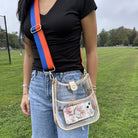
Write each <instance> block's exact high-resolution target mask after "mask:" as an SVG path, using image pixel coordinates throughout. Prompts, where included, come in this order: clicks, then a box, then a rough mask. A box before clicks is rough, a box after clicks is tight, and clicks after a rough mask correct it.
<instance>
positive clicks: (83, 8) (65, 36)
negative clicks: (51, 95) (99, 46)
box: [23, 0, 97, 72]
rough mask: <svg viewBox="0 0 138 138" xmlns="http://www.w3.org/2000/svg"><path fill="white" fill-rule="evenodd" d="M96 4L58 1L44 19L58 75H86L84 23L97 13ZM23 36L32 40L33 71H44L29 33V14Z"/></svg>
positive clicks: (67, 0) (44, 27)
mask: <svg viewBox="0 0 138 138" xmlns="http://www.w3.org/2000/svg"><path fill="white" fill-rule="evenodd" d="M96 8H97V7H96V4H95V2H94V0H57V1H56V3H55V4H54V5H53V7H52V8H51V9H50V10H49V12H48V13H47V14H46V15H41V14H40V18H41V25H42V29H43V31H44V34H45V36H46V40H47V43H48V46H49V49H50V52H51V55H52V59H53V62H54V65H55V68H56V72H65V71H71V70H81V71H83V66H82V64H81V57H80V36H81V32H82V26H81V19H82V18H84V17H85V16H86V15H87V14H89V13H90V12H91V11H92V10H96ZM23 27H24V34H25V35H26V37H28V38H29V39H30V40H32V48H33V51H34V63H33V67H32V69H33V70H40V71H42V70H43V69H42V65H41V61H40V57H39V54H38V51H37V47H36V44H35V41H34V38H33V35H32V34H31V33H30V28H31V24H30V11H28V15H27V17H26V19H25V22H24V26H23Z"/></svg>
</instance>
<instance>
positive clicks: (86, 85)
mask: <svg viewBox="0 0 138 138" xmlns="http://www.w3.org/2000/svg"><path fill="white" fill-rule="evenodd" d="M52 102H53V116H54V121H55V123H56V124H57V125H58V126H59V127H60V128H61V129H63V130H71V129H75V128H78V127H82V126H85V125H88V124H91V123H94V122H96V121H97V120H98V119H99V117H100V112H99V107H98V102H97V98H96V95H95V93H94V90H93V87H92V83H91V80H90V77H89V74H88V73H87V74H85V75H83V76H82V79H81V80H79V81H77V82H75V81H73V80H72V81H69V82H68V83H61V82H59V81H58V80H57V79H56V78H53V79H52Z"/></svg>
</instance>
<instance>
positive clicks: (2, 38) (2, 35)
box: [0, 26, 20, 48]
mask: <svg viewBox="0 0 138 138" xmlns="http://www.w3.org/2000/svg"><path fill="white" fill-rule="evenodd" d="M8 40H9V46H10V47H11V48H20V44H19V41H18V35H17V32H13V33H8ZM0 47H7V38H6V31H5V30H4V29H2V28H1V26H0Z"/></svg>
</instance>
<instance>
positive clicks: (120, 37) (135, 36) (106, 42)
mask: <svg viewBox="0 0 138 138" xmlns="http://www.w3.org/2000/svg"><path fill="white" fill-rule="evenodd" d="M97 45H98V47H106V46H138V32H137V31H136V29H135V27H134V28H133V29H127V28H124V27H123V26H121V27H119V28H117V29H112V30H110V31H105V30H104V29H103V30H102V31H101V33H99V34H98V43H97Z"/></svg>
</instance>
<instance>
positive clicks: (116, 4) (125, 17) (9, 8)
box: [0, 0, 138, 33]
mask: <svg viewBox="0 0 138 138" xmlns="http://www.w3.org/2000/svg"><path fill="white" fill-rule="evenodd" d="M95 2H96V4H97V7H98V9H97V10H96V17H97V28H98V33H100V32H101V30H102V29H103V28H104V29H105V30H106V31H109V30H111V29H114V28H118V27H120V26H124V27H126V28H130V29H133V27H135V28H136V30H138V0H95ZM17 4H18V0H0V15H5V16H6V19H7V29H8V33H12V32H19V21H18V19H17V17H16V10H17ZM0 24H2V19H1V17H0ZM1 26H2V25H1Z"/></svg>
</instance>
